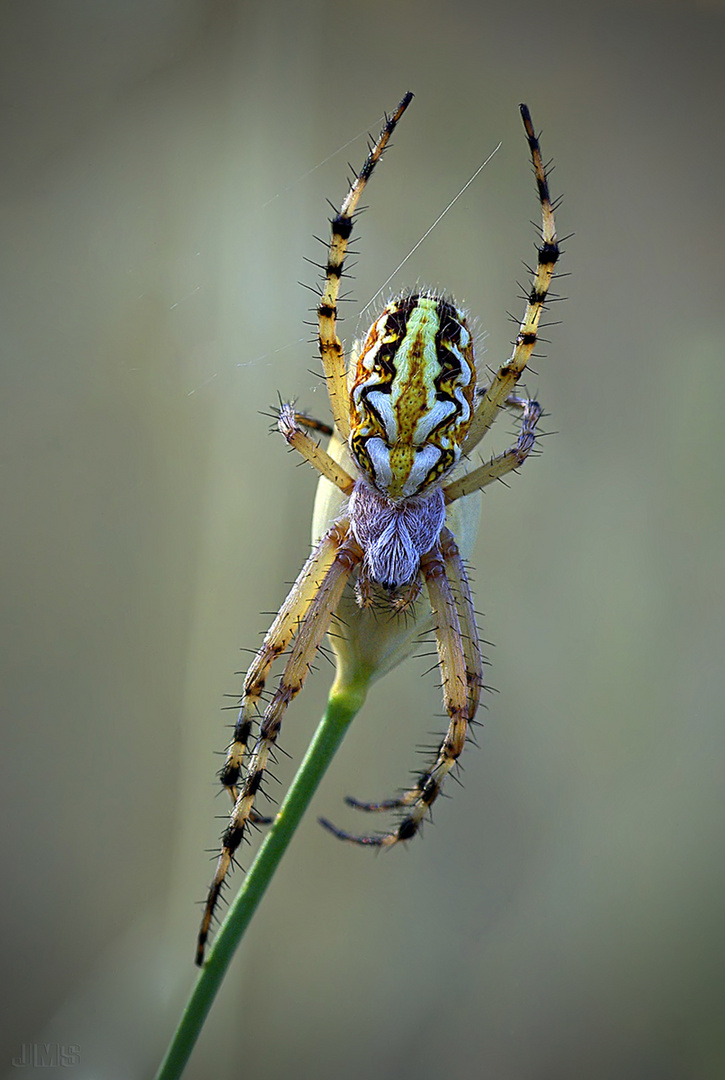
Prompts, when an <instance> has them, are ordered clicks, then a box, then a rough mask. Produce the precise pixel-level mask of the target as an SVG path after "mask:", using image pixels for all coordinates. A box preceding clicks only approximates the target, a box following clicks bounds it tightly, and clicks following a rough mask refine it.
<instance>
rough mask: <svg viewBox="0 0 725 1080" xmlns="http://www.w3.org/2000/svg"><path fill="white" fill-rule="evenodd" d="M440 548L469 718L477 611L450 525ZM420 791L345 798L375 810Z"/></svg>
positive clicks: (477, 648)
mask: <svg viewBox="0 0 725 1080" xmlns="http://www.w3.org/2000/svg"><path fill="white" fill-rule="evenodd" d="M441 550H442V554H443V558H444V560H445V562H446V569H447V572H448V580H449V582H450V585H451V589H452V591H453V596H454V599H455V605H456V610H457V612H458V619H459V622H460V626H461V642H462V645H463V655H464V658H465V662H466V684H467V687H468V706H467V716H468V718H469V720H470V719H471V718H473V717H474V716H475V715H476V710H477V708H478V703H479V700H480V697H481V689H482V687H483V658H482V656H481V645H480V639H479V633H478V625H477V623H476V612H475V610H474V607H473V597H472V596H471V587H470V585H469V582H468V575H467V574H466V568H465V566H464V565H463V559H462V558H461V553H460V551H459V550H458V545H457V544H456V542H455V539H454V537H453V533H452V532H451V531H450V529H446V528H444V529H443V530H442V532H441ZM419 795H420V788H418V787H416V788H413V789H412V790H410V791H406V792H405V793H404V794H402V795H400V796H399V797H398V798H395V799H384V800H383V801H382V802H361V800H360V799H354V798H353V797H352V796H350V795H347V796H346V797H345V802H346V803H347V805H348V806H352V807H354V808H355V809H356V810H364V811H366V812H371V811H372V812H378V811H381V810H399V809H401V808H402V807H404V806H410V804H411V803H414V802H415V801H416V799H417V798H418V797H419Z"/></svg>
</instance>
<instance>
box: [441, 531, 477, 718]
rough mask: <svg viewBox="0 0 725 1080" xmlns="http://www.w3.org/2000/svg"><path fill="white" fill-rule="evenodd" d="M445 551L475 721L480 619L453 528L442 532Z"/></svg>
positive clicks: (470, 710) (442, 544)
mask: <svg viewBox="0 0 725 1080" xmlns="http://www.w3.org/2000/svg"><path fill="white" fill-rule="evenodd" d="M440 543H441V551H442V553H443V559H444V561H445V565H446V573H447V576H448V581H449V582H450V586H451V589H452V591H453V597H454V600H455V605H456V610H457V612H458V621H459V623H460V626H461V640H462V642H463V657H464V660H465V662H466V686H467V689H468V709H467V715H468V719H469V720H472V719H473V717H474V716H475V715H476V710H477V709H478V703H479V701H480V699H481V690H482V689H483V657H482V656H481V639H480V635H479V633H478V624H477V622H476V610H475V608H474V606H473V597H472V595H471V585H470V582H469V580H468V574H467V573H466V567H465V566H464V564H463V559H462V557H461V553H460V551H459V549H458V544H457V543H456V541H455V537H454V536H453V533H452V532H451V531H450V529H447V528H445V527H444V528H443V530H442V531H441V538H440Z"/></svg>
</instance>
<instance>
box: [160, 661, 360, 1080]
mask: <svg viewBox="0 0 725 1080" xmlns="http://www.w3.org/2000/svg"><path fill="white" fill-rule="evenodd" d="M366 691H367V680H365V681H362V680H361V681H357V682H356V683H354V684H346V685H344V686H340V685H338V681H336V683H335V685H334V686H333V687H332V690H331V691H330V697H329V700H328V702H327V709H326V710H325V715H324V716H323V717H322V720H321V721H320V723H319V725H318V727H317V730H316V731H315V734H314V736H313V738H312V742H311V743H310V745H309V747H308V748H307V753H306V754H305V757H304V760H303V762H302V764H301V765H300V767H299V769H298V770H297V773H296V775H295V778H294V780H293V781H292V785H291V787H290V789H289V791H288V792H287V795H286V797H285V799H284V802H283V803H282V806H281V807H280V810H279V813H278V814H277V816H276V817H275V819H274V822H273V824H272V825H271V826H270V828H269V832H268V833H267V835H266V837H265V839H264V841H263V843H262V845H261V847H260V848H259V851H258V852H257V855H256V858H255V859H254V861H253V863H252V865H251V867H250V868H249V872H248V873H247V876H246V877H245V879H244V884H243V885H242V888H241V890H240V892H239V895H238V896H237V897H236V899H235V900H234V902H233V903H232V905H231V907H230V908H229V911H228V912H227V916H226V918H225V919H224V922H223V923H222V925H221V926H220V928H219V931H218V933H217V936H216V940H215V941H214V944H213V946H212V948H211V949H210V951H209V957H208V959H207V961H206V963H205V964H204V967H203V968H202V970H201V973H200V974H199V978H198V980H197V982H196V985H195V986H194V989H193V990H192V993H191V996H190V998H189V1001H188V1002H187V1005H186V1008H185V1009H184V1012H183V1014H182V1016H181V1020H180V1021H179V1025H178V1027H177V1029H176V1031H175V1032H174V1037H173V1039H172V1040H171V1044H170V1046H169V1049H168V1050H167V1052H166V1056H165V1057H164V1060H163V1062H162V1063H161V1067H160V1069H159V1071H158V1073H157V1076H156V1080H178V1077H180V1076H181V1075H182V1073H183V1071H184V1068H185V1066H186V1063H187V1061H188V1060H189V1055H190V1054H191V1051H192V1050H193V1049H194V1045H195V1044H196V1040H197V1039H198V1037H199V1034H200V1032H201V1029H202V1027H203V1026H204V1021H205V1020H206V1017H207V1014H208V1012H209V1010H210V1009H211V1006H212V1004H213V1002H214V998H215V997H216V994H217V991H218V990H219V987H220V986H221V983H222V980H223V979H224V975H225V974H226V970H227V968H228V967H229V964H230V962H231V959H232V957H233V956H234V953H235V951H236V948H237V946H238V945H239V942H240V941H241V939H242V937H243V935H244V932H245V930H246V929H247V927H248V925H249V923H250V921H251V918H252V915H253V914H254V912H255V911H256V909H257V905H258V904H259V901H260V900H261V899H262V896H263V895H264V891H265V889H266V888H267V886H268V885H269V883H270V881H271V879H272V875H273V874H274V872H275V870H276V869H277V866H278V864H279V861H280V859H281V858H282V856H283V855H284V853H285V851H286V850H287V845H288V844H289V842H290V840H291V839H292V837H293V836H294V833H295V830H296V828H297V826H298V825H299V823H300V821H301V819H302V815H303V814H304V812H305V810H306V809H307V807H308V806H309V803H310V800H311V799H312V796H313V795H314V793H315V791H316V790H317V786H318V784H319V783H320V780H321V779H322V777H323V776H324V774H325V770H326V769H327V766H328V765H329V764H330V762H331V761H332V758H333V756H334V754H335V751H336V750H337V748H338V746H339V745H340V743H341V742H342V740H343V738H344V735H345V732H346V731H347V729H348V727H349V725H350V722H351V721H352V719H353V718H354V717H355V715H356V713H357V712H358V711H359V709H360V707H361V705H362V703H363V701H364V700H365V694H366Z"/></svg>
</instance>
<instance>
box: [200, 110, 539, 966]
mask: <svg viewBox="0 0 725 1080" xmlns="http://www.w3.org/2000/svg"><path fill="white" fill-rule="evenodd" d="M412 97H413V95H412V94H410V93H408V94H406V95H405V97H404V98H403V100H402V101H401V102H400V104H399V105H398V108H397V109H396V110H395V112H394V113H393V115H392V116H391V117H390V118H389V119H386V123H385V126H384V127H383V130H382V131H381V133H380V136H379V137H378V140H377V142H376V143H375V144H374V145H372V146H371V149H370V153H369V154H368V157H367V160H366V161H365V164H364V165H363V167H362V169H361V170H360V172H359V173H358V175H357V176H356V177H355V178H354V180H353V182H352V185H351V187H350V190H349V192H348V194H347V196H346V197H345V200H344V202H343V203H342V206H341V208H340V210H339V212H338V213H337V214H336V215H335V217H334V218H333V219H332V222H331V224H332V237H331V240H330V244H329V249H328V257H327V264H326V266H325V267H324V268H323V270H324V284H323V288H322V290H321V293H320V302H319V304H318V305H317V317H318V327H319V330H318V342H319V350H320V356H321V358H322V364H323V368H324V373H325V379H326V382H327V391H328V394H329V398H330V405H331V408H332V415H333V418H334V423H335V429H336V436H337V437H338V445H339V444H340V443H341V442H346V444H347V449H348V451H349V452H348V454H347V456H346V457H345V459H344V460H345V464H344V465H343V464H341V462H340V461H338V460H336V459H335V458H334V457H333V456H331V454H330V453H328V452H327V451H326V450H324V449H322V447H321V446H319V445H318V444H317V442H316V441H315V440H314V439H313V438H312V437H311V436H310V435H309V434H308V433H307V431H306V430H305V427H307V428H309V427H314V426H317V427H318V428H319V426H320V425H315V424H312V423H311V422H309V421H307V420H306V419H305V418H304V417H302V416H300V415H299V414H298V413H296V412H295V409H294V407H293V406H292V405H286V404H283V405H282V406H281V408H280V410H279V417H278V427H279V430H280V432H281V433H282V435H283V436H284V437H285V439H286V440H287V442H288V444H289V445H290V447H292V448H294V449H295V450H297V451H299V453H300V454H301V455H302V456H303V457H304V458H306V459H307V461H309V462H310V464H311V465H313V466H314V467H315V468H316V469H317V470H318V472H319V473H320V474H321V476H323V477H325V478H326V479H327V480H328V481H330V482H331V483H332V484H333V485H335V486H336V487H337V488H338V489H339V490H340V492H342V495H343V496H344V499H345V502H344V505H343V509H342V511H341V513H340V515H339V516H338V517H337V518H336V520H334V521H333V523H332V524H331V525H330V527H329V528H328V529H327V531H326V532H325V534H324V535H323V536H322V538H321V539H320V540H319V542H318V543H317V545H316V546H315V547H314V549H313V551H312V554H311V555H310V557H309V558H308V560H307V562H306V563H305V565H304V567H303V568H302V571H301V572H300V575H299V577H298V578H297V580H296V581H295V583H294V585H293V587H292V590H291V592H290V593H289V595H288V597H287V599H286V600H285V601H284V603H283V605H282V607H281V609H280V611H279V614H278V615H277V617H276V618H275V620H274V622H273V623H272V626H271V628H270V630H269V631H268V633H267V635H266V637H265V639H264V642H263V644H262V646H261V648H260V649H259V651H258V653H257V654H256V656H255V657H254V659H253V661H252V664H251V666H250V668H249V670H248V672H247V675H246V678H245V680H244V688H243V693H242V700H241V708H240V710H239V717H238V720H237V723H236V727H235V730H234V738H233V740H232V742H231V744H230V746H229V749H228V751H227V757H226V762H225V764H224V767H223V768H222V770H221V773H220V778H221V782H222V784H223V786H224V787H225V788H226V789H227V790H228V791H229V792H230V794H231V797H232V801H233V804H234V805H233V810H232V813H231V817H230V820H229V824H228V826H227V828H226V830H225V831H224V834H223V836H222V848H221V854H220V856H219V861H218V864H217V869H216V873H215V875H214V880H213V881H212V884H211V887H210V889H209V895H208V898H207V901H206V907H205V911H204V916H203V921H202V926H201V930H200V933H199V942H198V950H197V962H198V963H201V962H202V960H203V954H204V946H205V943H206V939H207V936H208V933H209V927H210V925H211V920H212V917H213V914H214V909H215V907H216V904H217V901H218V898H219V894H220V891H221V888H222V886H223V883H224V881H225V878H226V875H227V872H228V870H229V868H230V865H231V863H232V861H233V858H234V853H235V851H236V850H237V848H238V847H239V845H240V843H241V841H242V839H243V837H244V835H245V831H246V830H247V829H248V827H249V824H250V822H254V821H257V820H260V819H259V817H258V815H257V812H256V810H255V809H254V799H255V795H256V794H257V792H258V791H259V788H260V784H261V782H262V779H263V777H264V773H265V769H266V768H267V764H268V760H269V757H270V753H271V752H272V751H273V748H274V746H275V744H276V742H277V738H278V736H279V733H280V729H281V724H282V718H283V716H284V712H285V710H286V708H287V706H288V705H289V703H290V702H291V701H292V699H293V698H294V697H295V696H296V694H297V693H298V692H299V691H300V690H301V689H302V686H303V683H304V680H305V677H306V675H307V672H308V670H309V668H310V665H311V663H312V660H313V658H314V656H315V654H316V653H317V650H318V649H319V648H320V646H321V644H322V641H323V638H324V637H325V634H326V633H327V631H328V629H329V626H330V622H331V620H332V619H333V617H334V616H335V613H336V611H337V609H338V606H339V605H340V602H341V600H342V597H343V592H344V590H345V587H346V585H347V584H348V582H349V581H350V580H351V578H353V576H354V577H355V579H356V582H355V591H356V596H357V602H358V604H359V605H360V607H361V608H368V607H370V606H371V605H374V604H379V603H381V602H382V603H385V604H387V605H388V606H389V608H392V609H393V611H394V612H400V613H406V612H408V611H409V610H410V609H411V607H412V605H413V604H414V602H415V600H416V599H417V597H418V596H419V594H420V592H421V591H422V585H423V584H425V587H426V589H427V592H428V598H429V601H430V606H431V609H432V621H433V626H434V630H435V635H436V642H437V651H438V663H439V666H440V672H441V677H442V684H443V696H444V701H445V706H446V711H447V713H448V717H449V724H448V730H447V731H446V734H445V736H444V737H443V739H442V741H441V742H440V745H439V746H438V749H437V751H436V753H435V757H434V760H433V762H432V764H430V766H429V767H428V768H427V769H426V770H425V771H424V772H423V773H422V775H421V776H420V777H419V778H418V781H417V783H416V784H415V785H414V786H413V787H412V788H411V789H410V790H409V791H407V792H405V793H404V794H403V795H402V796H400V797H399V798H396V799H391V800H387V801H385V802H380V803H360V802H357V801H356V800H348V801H349V802H350V803H351V804H352V805H353V806H356V807H358V808H359V809H362V810H391V809H400V810H401V811H403V813H402V816H401V819H400V821H399V822H398V824H397V827H396V828H395V829H394V830H393V831H392V832H387V833H382V834H378V835H372V836H353V835H351V834H349V833H346V832H343V831H342V830H340V829H337V828H335V827H334V826H332V825H330V824H329V822H323V824H325V825H326V826H327V827H328V828H329V829H330V830H331V831H332V832H333V833H334V834H335V835H336V836H338V837H340V838H341V839H344V840H349V841H353V842H354V843H357V844H364V845H369V846H373V847H376V848H380V847H388V846H390V845H392V844H395V843H397V842H398V841H400V840H409V839H410V838H411V837H412V836H414V835H415V833H416V832H417V831H418V829H419V827H420V825H421V822H422V821H423V819H424V818H425V816H426V814H427V813H428V811H429V809H430V807H431V806H432V804H433V802H434V801H435V799H436V798H437V796H438V794H439V792H440V789H441V784H442V782H443V780H444V778H445V776H446V774H447V773H448V772H449V771H450V769H451V768H452V767H453V766H454V765H455V763H456V762H457V760H458V758H459V755H460V754H461V751H462V750H463V746H464V743H465V740H466V732H467V728H468V726H469V724H470V723H471V722H472V720H473V717H474V715H475V713H476V709H477V707H478V702H479V697H480V693H481V689H482V685H483V679H482V659H481V652H480V645H479V637H478V630H477V627H476V619H475V614H474V609H473V603H472V599H471V592H470V588H469V585H468V579H467V576H466V570H465V567H464V563H463V560H462V558H461V555H460V552H459V548H458V546H457V544H456V540H455V538H454V535H453V532H452V531H451V529H450V528H449V527H448V524H449V523H450V522H449V520H448V518H447V514H448V507H449V506H450V504H451V503H454V502H455V501H456V500H458V499H460V498H461V497H463V496H466V495H469V494H471V493H473V492H476V491H479V490H480V489H481V488H484V487H486V485H487V484H490V483H492V482H493V481H494V480H498V479H500V478H501V477H502V476H505V475H506V474H507V473H509V472H511V471H512V470H514V469H516V468H517V467H518V466H519V465H521V464H522V463H523V462H524V461H525V459H526V458H527V457H528V455H529V454H530V452H531V450H532V448H533V446H534V443H535V439H536V425H537V422H538V420H539V418H540V416H541V407H540V406H539V404H538V403H537V402H535V401H529V400H525V399H523V398H519V397H517V396H515V395H514V393H513V390H514V387H515V386H516V384H517V382H518V380H519V378H520V377H521V374H522V372H523V371H524V368H525V367H526V364H527V362H528V360H529V358H530V356H531V354H532V352H533V349H534V346H535V344H536V340H537V329H538V326H539V320H540V317H541V313H542V310H543V307H544V303H545V301H546V297H547V292H548V289H549V285H550V283H551V279H552V277H553V273H554V265H555V263H556V260H557V258H558V256H559V248H558V245H557V240H556V230H555V226H554V212H553V207H552V203H551V199H550V196H549V189H548V183H547V176H546V170H545V168H544V165H543V162H542V158H541V151H540V148H539V142H538V139H537V137H536V135H535V133H534V128H533V124H532V122H531V117H530V115H529V110H528V108H527V107H526V106H525V105H521V107H520V108H521V116H522V119H523V123H524V128H525V130H526V137H527V139H528V143H529V149H530V152H531V158H532V161H533V167H534V175H535V177H536V185H537V190H538V195H539V200H540V203H541V210H542V231H541V234H542V243H541V246H540V247H539V248H538V263H537V266H536V269H535V270H534V271H533V282H532V286H531V290H530V292H529V295H528V302H527V305H526V311H525V314H524V318H523V321H522V322H521V325H520V328H519V332H518V335H517V337H516V341H515V344H514V348H513V353H512V355H511V357H510V359H509V360H508V361H507V362H506V363H505V364H504V366H503V367H501V368H500V369H499V371H498V372H497V373H496V374H495V375H494V377H493V379H492V380H491V382H490V383H489V384H488V385H486V386H484V387H477V383H476V378H477V372H476V364H475V360H474V356H473V340H472V336H471V332H470V330H469V327H468V323H467V321H466V316H465V314H464V312H463V311H461V310H460V309H459V308H457V307H456V306H455V305H454V304H453V303H452V302H451V301H449V300H446V299H444V298H443V297H441V296H438V295H434V294H424V293H421V294H418V293H412V294H409V293H404V294H402V295H400V296H398V297H396V299H394V300H393V301H392V302H391V303H390V304H388V305H387V307H386V308H385V310H384V311H383V313H382V315H381V316H380V317H379V318H378V319H376V321H375V322H374V323H373V325H372V327H371V328H370V330H369V331H368V334H367V337H366V339H365V341H364V343H363V344H362V346H361V347H360V349H359V352H358V353H357V355H353V358H352V363H351V370H350V372H349V373H348V372H347V370H346V363H345V356H344V352H343V347H342V344H341V342H340V340H339V338H338V336H337V330H336V317H337V304H338V292H339V286H340V278H341V276H342V273H343V265H344V261H345V255H346V252H347V246H348V240H349V238H350V234H351V233H352V228H353V219H354V214H355V210H356V207H357V205H358V201H359V199H360V196H361V195H362V192H363V189H364V187H365V185H366V183H367V182H368V180H369V179H370V176H371V174H372V172H373V169H374V168H375V166H376V164H377V163H378V161H379V160H380V157H381V155H382V153H383V151H384V150H385V147H386V145H387V143H388V141H389V139H390V136H391V135H392V133H393V131H394V129H395V126H396V124H397V123H398V121H399V120H400V118H401V116H402V115H403V113H404V112H405V110H406V109H407V107H408V105H409V104H410V102H411V100H412ZM503 407H506V408H510V409H513V410H514V411H516V412H518V414H519V415H520V428H519V434H518V439H517V441H516V444H515V445H514V446H512V447H511V448H510V449H509V450H507V451H505V452H504V453H501V454H499V455H497V456H496V457H493V458H492V459H491V460H490V461H489V462H487V463H484V464H481V465H479V466H478V467H477V468H474V469H472V470H471V471H470V472H463V473H462V474H460V475H457V476H456V477H455V478H452V477H451V473H452V471H453V470H454V469H455V467H456V466H457V465H458V464H459V462H460V461H461V460H462V459H465V458H467V456H468V455H469V454H470V453H471V451H472V450H473V449H474V448H475V447H476V446H477V445H478V444H479V442H480V441H481V439H482V438H483V436H484V435H485V434H486V432H487V431H488V429H489V428H490V427H491V425H492V423H493V421H494V420H495V419H496V416H497V415H498V412H499V410H500V409H501V408H503ZM337 456H338V457H340V454H338V455H337ZM288 649H289V655H288V657H287V661H286V664H285V667H284V671H283V674H282V677H281V679H280V682H279V685H278V687H277V689H276V691H275V692H274V693H273V694H272V696H271V698H270V700H269V701H268V703H267V705H266V708H265V709H264V710H263V715H262V719H261V722H260V726H259V733H258V735H257V737H256V741H255V743H254V747H253V749H252V751H251V754H250V755H249V758H248V761H247V762H246V765H245V757H246V753H247V744H248V742H249V740H250V738H251V734H252V728H253V724H254V721H255V719H256V716H257V714H258V711H260V712H261V711H262V710H261V709H260V702H261V700H262V695H263V692H264V687H265V681H266V679H267V676H268V674H269V670H270V667H271V666H272V663H273V662H274V660H275V659H276V658H277V657H279V656H280V655H281V654H282V653H284V652H285V651H286V650H288Z"/></svg>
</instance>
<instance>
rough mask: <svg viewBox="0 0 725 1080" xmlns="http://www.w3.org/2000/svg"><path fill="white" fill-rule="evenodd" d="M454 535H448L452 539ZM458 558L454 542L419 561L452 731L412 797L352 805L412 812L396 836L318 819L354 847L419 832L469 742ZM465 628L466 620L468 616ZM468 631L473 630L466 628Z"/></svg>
mask: <svg viewBox="0 0 725 1080" xmlns="http://www.w3.org/2000/svg"><path fill="white" fill-rule="evenodd" d="M449 535H450V534H449ZM456 558H460V556H459V555H458V548H457V546H456V544H455V541H454V540H453V537H452V536H450V540H448V538H446V550H445V551H443V550H441V549H440V548H438V549H434V550H433V551H431V552H429V553H428V554H427V555H424V556H423V558H422V559H421V561H420V568H421V572H422V574H423V577H424V579H425V583H426V586H427V588H428V596H429V597H430V602H431V608H432V609H433V618H434V622H435V632H436V640H437V645H438V663H439V665H440V671H441V679H442V683H443V699H444V702H445V706H446V711H447V712H448V715H449V717H450V722H449V725H448V731H447V732H446V734H445V736H444V738H443V741H442V742H441V744H440V746H439V748H438V752H437V754H436V759H435V762H434V763H433V766H432V767H431V768H430V769H429V770H428V771H427V772H425V773H423V775H422V776H421V777H420V779H419V781H418V783H417V784H416V786H415V787H414V788H412V789H411V791H409V792H406V793H405V795H403V796H402V797H401V798H400V799H395V800H388V801H387V802H386V803H379V804H375V803H367V804H366V803H363V804H354V805H357V806H358V808H359V809H368V808H369V809H375V808H376V806H380V807H381V808H385V809H388V808H391V806H392V808H393V809H394V808H396V807H408V806H410V807H411V809H410V811H409V813H408V814H406V816H405V817H404V818H403V820H402V821H401V822H400V824H399V825H398V827H397V829H396V830H395V831H394V832H390V833H385V834H382V835H381V834H378V835H375V836H355V835H353V834H352V833H348V832H344V831H343V830H342V829H338V828H337V827H336V826H335V825H333V824H331V822H329V821H327V820H325V819H324V818H321V819H320V823H321V824H322V825H324V826H325V828H326V829H329V830H330V832H332V833H334V835H335V836H337V837H338V839H340V840H349V841H351V842H352V843H354V844H363V845H365V846H368V847H390V846H391V845H392V844H397V843H398V842H399V841H400V840H410V839H411V838H412V837H413V836H415V834H416V833H417V832H418V829H419V828H420V825H421V822H422V821H423V818H424V817H425V815H426V814H427V813H428V811H429V809H430V807H431V806H432V804H433V803H434V802H435V800H436V798H437V797H438V795H439V793H440V789H441V785H442V783H443V780H444V779H445V777H446V775H447V773H448V772H450V770H451V769H452V768H453V766H454V765H455V763H456V761H457V760H458V758H459V757H460V755H461V752H462V750H463V747H464V744H465V741H466V730H467V728H468V719H469V715H470V714H469V712H468V709H469V703H470V702H471V701H472V700H473V699H474V697H476V698H477V692H476V691H475V690H474V688H473V685H472V684H469V679H468V676H467V666H468V665H467V662H466V656H465V653H464V647H463V640H462V636H461V624H460V620H459V616H458V611H457V608H456V596H455V590H454V588H453V587H452V586H451V582H450V581H449V579H448V576H447V574H446V564H447V563H448V564H452V563H453V562H454V561H455V560H456ZM455 572H456V574H458V573H459V572H463V574H464V576H465V571H464V570H463V564H462V563H460V564H459V565H458V564H457V565H456V571H455ZM466 622H468V616H467V615H466ZM468 629H469V630H470V627H468ZM468 640H469V642H470V647H474V646H475V644H476V643H477V635H476V637H475V638H473V637H471V636H469V638H468Z"/></svg>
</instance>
